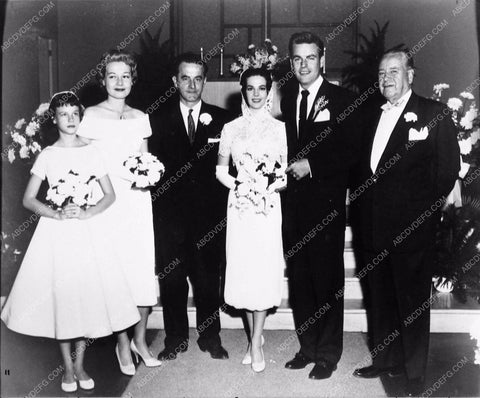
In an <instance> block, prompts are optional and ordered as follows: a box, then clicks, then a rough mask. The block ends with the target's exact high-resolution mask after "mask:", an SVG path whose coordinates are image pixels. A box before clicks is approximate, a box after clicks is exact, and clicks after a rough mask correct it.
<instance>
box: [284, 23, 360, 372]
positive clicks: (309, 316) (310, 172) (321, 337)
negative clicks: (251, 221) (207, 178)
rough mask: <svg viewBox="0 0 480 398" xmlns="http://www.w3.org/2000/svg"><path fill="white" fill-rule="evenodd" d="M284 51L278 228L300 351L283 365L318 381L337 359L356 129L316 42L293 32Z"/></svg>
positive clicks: (344, 96)
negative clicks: (283, 174)
mask: <svg viewBox="0 0 480 398" xmlns="http://www.w3.org/2000/svg"><path fill="white" fill-rule="evenodd" d="M289 51H290V58H291V66H292V69H293V71H294V73H295V76H296V78H297V81H298V84H296V85H295V88H294V90H292V93H291V94H290V95H286V96H285V97H284V99H283V101H282V104H281V107H282V113H283V116H284V120H285V125H286V129H287V142H288V158H289V167H288V168H287V173H288V175H289V178H288V189H287V190H286V191H285V199H286V200H285V202H286V203H285V214H284V225H285V229H286V245H285V247H286V253H287V259H288V264H287V265H288V278H289V284H290V305H291V307H292V309H293V317H294V321H295V327H296V331H297V335H298V339H299V341H300V352H299V353H297V354H296V355H295V358H294V359H292V360H291V361H289V362H287V363H286V365H285V367H286V368H288V369H302V368H304V367H305V366H307V365H308V364H309V363H315V366H314V367H313V369H312V370H311V372H310V374H309V377H310V378H311V379H325V378H328V377H330V376H331V374H332V372H333V371H334V370H335V369H336V364H337V362H338V361H339V359H340V357H341V354H342V346H343V288H344V263H343V250H344V240H345V200H346V188H347V183H348V175H349V168H350V166H351V164H352V163H353V162H354V161H355V154H356V153H358V142H359V137H360V131H359V123H358V120H357V116H356V115H355V112H351V113H349V114H348V116H345V115H346V111H347V108H348V107H349V106H351V105H352V104H353V100H354V98H353V96H352V95H351V94H350V93H349V92H348V91H347V90H345V89H342V88H340V87H338V86H335V85H333V84H330V83H329V82H328V81H326V80H325V79H324V78H323V77H322V75H321V73H320V71H321V69H322V67H323V62H324V56H323V51H324V50H323V43H322V41H321V40H320V38H319V37H318V36H316V35H315V34H312V33H310V32H302V33H296V34H294V35H293V36H292V37H291V38H290V43H289Z"/></svg>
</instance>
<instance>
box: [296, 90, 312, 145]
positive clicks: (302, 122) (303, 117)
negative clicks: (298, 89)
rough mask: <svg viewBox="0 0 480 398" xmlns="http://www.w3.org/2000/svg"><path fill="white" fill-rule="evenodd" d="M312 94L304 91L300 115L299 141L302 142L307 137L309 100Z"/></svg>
mask: <svg viewBox="0 0 480 398" xmlns="http://www.w3.org/2000/svg"><path fill="white" fill-rule="evenodd" d="M308 94H310V92H309V91H308V90H302V100H301V101H300V115H299V119H298V139H299V140H301V139H302V138H303V137H304V135H305V122H306V121H307V98H308Z"/></svg>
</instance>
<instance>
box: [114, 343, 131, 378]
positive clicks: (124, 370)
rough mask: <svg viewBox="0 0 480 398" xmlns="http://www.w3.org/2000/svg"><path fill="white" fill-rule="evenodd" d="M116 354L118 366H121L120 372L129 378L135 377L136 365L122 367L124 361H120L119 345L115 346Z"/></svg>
mask: <svg viewBox="0 0 480 398" xmlns="http://www.w3.org/2000/svg"><path fill="white" fill-rule="evenodd" d="M115 354H117V360H118V364H119V365H120V371H121V372H122V373H123V374H124V375H127V376H134V375H135V365H134V364H133V360H132V363H129V364H128V365H122V361H120V353H119V352H118V343H117V345H116V346H115Z"/></svg>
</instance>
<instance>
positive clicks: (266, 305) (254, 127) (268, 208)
mask: <svg viewBox="0 0 480 398" xmlns="http://www.w3.org/2000/svg"><path fill="white" fill-rule="evenodd" d="M240 84H241V86H242V89H241V92H242V97H243V98H242V113H243V114H242V116H240V117H239V118H237V119H235V120H233V121H232V122H230V123H227V124H226V125H225V126H224V129H223V131H222V136H221V140H220V147H219V155H218V163H217V172H216V175H217V178H218V180H219V181H220V182H221V183H223V184H224V185H225V186H226V187H227V188H230V193H229V199H228V209H227V242H226V257H227V266H226V275H225V302H226V303H227V304H229V305H231V306H233V307H235V308H238V309H244V310H245V312H246V317H247V322H248V326H249V329H250V336H249V337H250V341H249V344H248V347H247V352H246V354H245V357H244V358H243V360H242V363H243V364H246V365H251V367H252V369H253V370H254V371H255V372H261V371H263V370H264V369H265V358H264V355H263V348H262V346H263V344H264V338H263V327H264V323H265V319H266V316H267V310H268V309H270V308H272V307H277V306H279V305H280V302H281V298H282V286H283V271H284V258H283V244H282V213H281V207H280V195H279V193H278V191H279V190H280V189H283V188H285V185H286V178H285V168H286V161H287V143H286V133H285V125H284V124H283V123H282V122H280V121H278V120H276V119H274V118H273V116H272V115H271V114H270V110H271V102H272V94H273V92H272V91H271V86H272V80H271V77H270V73H269V72H268V71H266V70H264V69H247V70H246V71H244V72H243V73H242V76H241V78H240ZM230 159H232V160H233V164H234V166H235V168H236V169H237V171H238V175H237V177H236V178H234V177H232V176H231V175H230V174H229V173H228V169H229V163H230ZM268 165H274V168H275V169H276V174H277V176H279V177H280V178H277V179H276V180H275V181H273V179H270V181H269V177H263V176H262V177H259V179H260V181H263V182H264V184H263V185H262V187H261V188H258V189H259V190H262V189H263V188H266V192H264V193H262V194H259V195H257V196H256V199H255V198H254V197H252V196H249V195H250V194H249V190H250V192H252V191H251V189H250V188H249V187H252V186H253V185H251V183H252V179H251V176H252V170H253V174H255V175H257V176H258V174H257V170H258V171H260V170H264V169H265V168H266V169H268V170H267V171H268V172H270V171H271V169H269V168H268ZM262 175H263V174H262ZM269 182H272V183H269ZM267 184H268V185H267ZM254 190H255V191H256V190H257V188H254ZM258 198H260V199H258ZM257 199H258V200H257Z"/></svg>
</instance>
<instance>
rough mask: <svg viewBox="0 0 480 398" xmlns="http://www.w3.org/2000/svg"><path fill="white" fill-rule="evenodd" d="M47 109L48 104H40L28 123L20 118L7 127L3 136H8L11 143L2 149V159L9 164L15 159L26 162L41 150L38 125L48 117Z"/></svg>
mask: <svg viewBox="0 0 480 398" xmlns="http://www.w3.org/2000/svg"><path fill="white" fill-rule="evenodd" d="M48 107H49V104H48V103H43V104H40V106H39V107H38V109H37V110H36V111H35V112H34V114H33V116H32V118H31V119H30V121H29V122H28V123H27V121H26V120H25V118H21V119H19V120H17V122H16V123H15V124H14V125H13V126H10V125H7V131H5V132H4V134H5V135H7V136H9V138H10V139H11V143H10V144H8V145H7V146H6V147H5V148H4V149H3V151H2V159H3V158H5V157H6V158H7V159H8V161H9V162H10V163H13V162H14V161H15V160H16V159H23V160H26V161H28V160H30V159H33V158H34V156H35V154H37V153H39V152H40V151H41V150H42V147H41V145H40V143H41V137H40V125H41V124H42V123H43V122H44V121H45V120H47V119H48V117H49V115H48V112H47V110H48Z"/></svg>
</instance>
